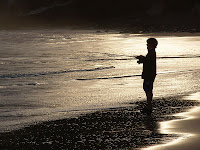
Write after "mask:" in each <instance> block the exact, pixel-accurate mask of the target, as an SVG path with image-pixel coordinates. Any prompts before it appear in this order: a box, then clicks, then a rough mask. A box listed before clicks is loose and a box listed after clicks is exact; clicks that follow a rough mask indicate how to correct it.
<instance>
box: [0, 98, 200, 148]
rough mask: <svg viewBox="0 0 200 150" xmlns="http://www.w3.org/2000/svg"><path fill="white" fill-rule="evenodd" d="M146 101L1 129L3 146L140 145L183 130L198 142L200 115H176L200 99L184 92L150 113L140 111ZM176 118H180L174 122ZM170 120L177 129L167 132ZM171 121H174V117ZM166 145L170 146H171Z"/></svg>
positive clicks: (176, 136) (173, 137) (174, 136)
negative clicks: (163, 125)
mask: <svg viewBox="0 0 200 150" xmlns="http://www.w3.org/2000/svg"><path fill="white" fill-rule="evenodd" d="M144 103H145V101H140V102H134V103H133V104H131V105H132V106H129V107H124V108H113V109H111V108H110V109H105V110H101V111H98V112H95V113H91V114H86V115H82V116H80V117H77V118H71V119H70V118H69V119H64V120H57V121H49V122H44V123H41V124H37V125H33V126H29V127H26V128H24V129H20V130H17V131H12V132H9V133H1V134H0V145H1V147H0V148H1V149H43V148H45V149H138V148H143V147H148V146H155V145H157V144H162V143H168V142H171V141H174V140H177V139H179V138H181V137H182V134H183V133H190V134H195V136H192V138H191V139H190V138H187V139H186V141H188V146H189V144H190V143H191V142H190V141H192V142H195V141H194V140H193V138H194V139H196V140H197V139H198V138H199V133H197V130H198V126H197V125H198V122H199V117H197V119H194V120H187V119H186V120H185V117H184V119H181V118H183V116H179V115H175V114H177V113H181V112H185V111H187V110H188V109H191V108H192V106H197V105H198V104H199V102H198V101H194V100H190V99H189V100H188V99H185V98H184V97H182V96H179V97H167V98H162V99H156V100H154V102H153V106H154V110H153V113H152V115H150V116H148V115H145V114H142V113H141V112H140V110H141V109H142V108H143V106H144ZM199 112H200V111H198V112H196V113H192V112H188V113H186V114H188V115H190V114H191V113H192V114H195V116H197V115H198V114H199ZM174 119H175V120H177V119H178V120H177V121H175V122H173V121H174ZM179 119H181V120H179ZM169 120H173V121H172V122H173V123H172V124H173V127H174V129H172V130H171V128H170V132H167V133H163V132H162V130H164V129H163V127H162V126H161V125H160V122H166V121H169ZM188 121H189V122H193V123H192V125H193V126H192V129H193V130H192V132H191V131H190V130H189V129H190V127H189V126H188V128H187V127H185V126H186V125H187V122H188ZM169 122H170V124H171V121H169ZM165 129H166V128H165ZM177 129H179V130H177ZM182 129H186V131H184V130H182ZM172 131H173V132H172ZM179 133H181V134H179ZM184 144H186V143H185V142H184ZM179 145H180V144H177V145H173V146H172V147H170V148H171V149H174V147H175V146H179ZM181 146H183V145H182V144H181ZM197 146H198V145H197ZM161 147H162V146H161ZM161 147H160V148H161ZM165 148H166V149H168V147H165ZM147 149H149V148H147ZM153 149H154V148H153ZM180 149H182V148H180Z"/></svg>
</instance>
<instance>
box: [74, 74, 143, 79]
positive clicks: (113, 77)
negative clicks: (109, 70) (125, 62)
mask: <svg viewBox="0 0 200 150" xmlns="http://www.w3.org/2000/svg"><path fill="white" fill-rule="evenodd" d="M138 76H141V75H138V74H135V75H127V76H112V77H102V78H101V77H100V78H88V79H76V80H98V79H117V78H118V79H119V78H130V77H138Z"/></svg>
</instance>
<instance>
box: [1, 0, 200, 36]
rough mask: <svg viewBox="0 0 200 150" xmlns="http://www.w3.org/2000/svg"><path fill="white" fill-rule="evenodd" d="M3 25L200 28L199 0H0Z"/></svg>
mask: <svg viewBox="0 0 200 150" xmlns="http://www.w3.org/2000/svg"><path fill="white" fill-rule="evenodd" d="M0 7H1V16H0V20H1V24H0V27H1V28H23V27H32V28H37V27H44V28H45V27H66V26H67V27H77V28H80V29H81V28H94V29H107V30H111V29H115V30H119V31H122V32H132V33H139V32H140V33H143V32H192V33H193V32H199V30H200V28H199V26H200V21H199V20H200V19H199V18H200V2H199V1H197V0H191V1H188V0H175V1H173V0H154V1H147V0H136V1H132V0H125V1H121V0H119V1H113V0H45V1H39V0H35V1H27V0H15V1H12V3H11V2H10V3H9V4H8V3H7V1H1V2H0Z"/></svg>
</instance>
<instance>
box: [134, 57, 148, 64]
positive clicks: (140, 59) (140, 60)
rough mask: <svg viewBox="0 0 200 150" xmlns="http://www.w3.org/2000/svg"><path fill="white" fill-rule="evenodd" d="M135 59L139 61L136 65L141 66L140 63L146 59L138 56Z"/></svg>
mask: <svg viewBox="0 0 200 150" xmlns="http://www.w3.org/2000/svg"><path fill="white" fill-rule="evenodd" d="M135 58H136V59H139V60H138V61H137V63H138V64H141V63H144V61H145V58H146V57H145V56H142V55H140V56H136V57H135Z"/></svg>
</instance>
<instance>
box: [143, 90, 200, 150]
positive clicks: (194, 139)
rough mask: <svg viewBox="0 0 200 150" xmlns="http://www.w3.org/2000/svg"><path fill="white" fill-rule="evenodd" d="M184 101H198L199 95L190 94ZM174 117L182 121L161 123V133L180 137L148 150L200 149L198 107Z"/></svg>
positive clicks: (199, 110)
mask: <svg viewBox="0 0 200 150" xmlns="http://www.w3.org/2000/svg"><path fill="white" fill-rule="evenodd" d="M184 99H187V100H198V101H200V93H195V94H191V95H189V96H186V97H184ZM176 116H179V117H183V119H179V120H171V121H166V122H161V124H160V125H161V133H165V134H176V135H180V137H179V138H178V139H175V140H173V141H171V142H169V143H165V144H161V145H157V146H152V147H148V148H147V149H148V150H188V149H192V150H199V149H200V144H199V141H200V127H199V124H200V107H194V108H192V109H190V110H189V111H188V112H184V113H179V114H177V115H176Z"/></svg>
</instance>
